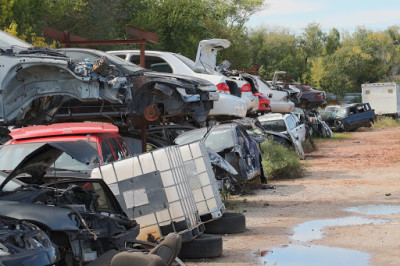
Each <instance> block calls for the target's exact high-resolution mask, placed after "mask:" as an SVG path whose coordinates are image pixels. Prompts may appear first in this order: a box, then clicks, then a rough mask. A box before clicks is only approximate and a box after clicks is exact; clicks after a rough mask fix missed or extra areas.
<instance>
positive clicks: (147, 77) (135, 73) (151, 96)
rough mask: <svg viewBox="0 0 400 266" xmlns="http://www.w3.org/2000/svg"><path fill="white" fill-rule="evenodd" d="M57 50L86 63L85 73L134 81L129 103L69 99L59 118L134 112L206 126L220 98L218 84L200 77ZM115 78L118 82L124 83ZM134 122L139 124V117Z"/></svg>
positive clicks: (74, 61) (76, 64)
mask: <svg viewBox="0 0 400 266" xmlns="http://www.w3.org/2000/svg"><path fill="white" fill-rule="evenodd" d="M57 51H58V52H62V53H64V54H65V55H66V56H67V57H68V58H70V60H71V63H72V65H73V66H74V67H75V69H76V68H79V67H81V66H82V65H81V62H85V65H83V71H82V75H83V76H87V75H89V76H90V75H91V74H92V72H93V71H94V70H96V71H97V72H98V73H100V75H101V76H102V77H108V78H109V77H115V76H116V77H119V76H122V77H124V78H125V79H126V81H128V82H129V84H131V88H130V90H129V95H127V96H129V98H131V101H130V102H129V103H126V104H123V105H122V106H121V105H119V106H118V105H117V106H116V105H111V106H110V105H108V104H106V103H104V102H101V101H92V102H86V103H84V104H81V105H80V104H78V103H76V101H72V102H66V103H64V104H63V106H61V108H60V109H59V111H58V112H57V114H56V118H57V119H58V120H61V119H68V121H70V120H74V119H78V120H79V121H81V120H82V118H90V119H96V118H97V119H99V117H100V118H101V117H102V116H103V119H105V118H107V117H110V116H111V117H116V118H118V117H121V115H122V116H126V115H129V114H131V115H136V116H143V117H144V118H145V119H146V120H148V121H159V122H162V123H169V122H174V123H188V124H190V123H192V124H197V125H202V124H204V123H205V122H206V120H207V116H208V113H209V111H210V110H211V109H212V108H213V102H214V101H217V100H218V99H219V94H218V93H217V92H216V91H217V88H216V86H214V85H213V84H212V83H210V82H208V81H206V80H203V79H200V78H195V77H190V78H189V77H186V76H182V75H175V74H167V73H158V72H154V71H149V70H145V69H143V68H141V67H139V66H137V65H134V64H132V63H129V62H127V61H125V60H123V59H121V58H120V57H117V56H114V55H111V54H107V53H105V52H102V51H97V50H92V49H83V48H64V49H58V50H57ZM85 66H88V67H87V68H86V67H85ZM92 66H93V67H92ZM94 66H97V67H96V68H94ZM113 80H114V83H115V84H118V83H120V81H119V80H115V79H113ZM127 96H125V97H127ZM117 121H118V120H117ZM131 122H132V123H135V119H133V120H131Z"/></svg>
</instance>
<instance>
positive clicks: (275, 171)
mask: <svg viewBox="0 0 400 266" xmlns="http://www.w3.org/2000/svg"><path fill="white" fill-rule="evenodd" d="M261 149H262V150H263V152H264V154H263V161H262V165H263V168H264V172H265V176H266V177H267V179H292V178H299V177H302V176H303V174H304V168H305V166H304V165H303V164H301V163H300V160H299V157H298V155H297V153H296V152H295V151H294V150H291V149H288V148H287V147H285V146H283V145H281V144H277V143H275V142H272V141H268V142H264V143H263V144H262V145H261Z"/></svg>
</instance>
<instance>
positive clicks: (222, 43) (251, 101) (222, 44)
mask: <svg viewBox="0 0 400 266" xmlns="http://www.w3.org/2000/svg"><path fill="white" fill-rule="evenodd" d="M230 45H231V42H230V41H228V40H226V39H211V40H202V41H200V42H199V47H198V48H197V55H196V61H195V69H196V70H199V71H206V72H207V73H211V74H219V75H223V74H222V73H221V71H218V70H219V67H217V54H218V51H220V50H222V49H225V48H228V47H229V46H230ZM226 81H227V84H228V85H229V89H227V90H225V93H230V94H234V95H237V96H239V95H240V96H241V98H242V99H244V100H245V101H246V104H247V112H248V113H256V112H257V111H258V107H259V101H258V97H257V96H255V95H254V94H253V93H254V92H253V91H252V88H251V85H250V83H248V82H247V81H245V80H237V79H233V78H230V77H227V78H226Z"/></svg>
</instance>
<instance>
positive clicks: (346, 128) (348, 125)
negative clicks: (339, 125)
mask: <svg viewBox="0 0 400 266" xmlns="http://www.w3.org/2000/svg"><path fill="white" fill-rule="evenodd" d="M343 129H344V131H349V130H350V124H349V123H346V124H344V125H343Z"/></svg>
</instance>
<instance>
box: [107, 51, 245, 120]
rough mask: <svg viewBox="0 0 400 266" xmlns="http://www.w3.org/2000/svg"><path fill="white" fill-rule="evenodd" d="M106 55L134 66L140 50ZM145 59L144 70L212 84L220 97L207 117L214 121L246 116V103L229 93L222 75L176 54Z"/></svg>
mask: <svg viewBox="0 0 400 266" xmlns="http://www.w3.org/2000/svg"><path fill="white" fill-rule="evenodd" d="M107 53H110V54H113V55H116V56H118V57H121V58H122V59H125V60H126V61H128V62H131V63H134V64H139V63H140V50H120V51H108V52H107ZM145 59H146V65H145V67H146V69H149V70H153V71H157V72H164V73H174V74H179V75H186V76H191V77H198V78H201V79H205V80H208V81H210V82H211V83H213V84H214V85H215V86H216V87H217V88H218V92H219V93H220V95H219V99H218V100H217V101H215V102H214V106H213V108H212V109H211V110H210V113H209V115H210V116H213V117H214V118H215V119H216V120H218V121H220V120H227V119H232V118H237V117H245V116H246V113H247V104H246V101H245V100H243V99H242V98H241V97H240V95H239V94H234V93H230V92H229V91H230V86H228V83H227V82H231V81H230V80H227V79H226V78H225V77H224V76H223V75H220V74H219V73H214V72H209V71H207V70H206V69H204V68H197V67H196V64H195V62H194V61H192V60H191V59H189V58H187V57H185V56H183V55H181V54H177V53H172V52H165V51H146V54H145ZM230 84H231V87H232V86H233V85H235V84H234V83H230ZM235 95H236V96H235Z"/></svg>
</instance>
